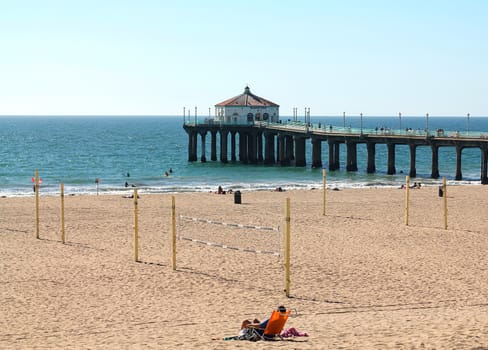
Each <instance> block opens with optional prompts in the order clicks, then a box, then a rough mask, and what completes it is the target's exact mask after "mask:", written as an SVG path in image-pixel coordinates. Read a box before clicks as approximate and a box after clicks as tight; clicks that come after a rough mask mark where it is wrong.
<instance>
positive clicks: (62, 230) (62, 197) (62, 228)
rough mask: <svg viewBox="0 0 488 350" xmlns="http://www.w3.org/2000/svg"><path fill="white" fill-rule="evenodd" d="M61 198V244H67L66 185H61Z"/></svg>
mask: <svg viewBox="0 0 488 350" xmlns="http://www.w3.org/2000/svg"><path fill="white" fill-rule="evenodd" d="M59 190H60V197H61V242H63V244H64V243H66V240H65V238H66V237H65V232H64V183H61V184H60V185H59Z"/></svg>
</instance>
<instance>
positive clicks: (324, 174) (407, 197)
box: [35, 169, 447, 297]
mask: <svg viewBox="0 0 488 350" xmlns="http://www.w3.org/2000/svg"><path fill="white" fill-rule="evenodd" d="M322 178H323V181H322V182H323V212H322V215H324V216H325V212H326V203H327V202H326V198H327V195H326V194H327V171H326V170H325V169H324V170H323V171H322ZM39 192H40V191H39V171H38V170H36V173H35V194H36V238H37V239H39V222H40V220H39ZM442 194H443V195H442V197H443V204H444V205H443V218H444V229H446V230H447V185H446V178H445V177H444V178H443V179H442ZM133 196H134V261H136V262H139V218H138V215H139V209H138V193H137V188H135V189H134V195H133ZM60 197H61V241H62V242H63V243H66V235H65V222H64V184H63V183H61V184H60ZM409 207H410V176H406V179H405V225H407V226H408V224H409ZM290 223H291V217H290V198H286V203H285V237H284V242H285V243H284V262H283V265H284V286H285V287H284V292H285V294H286V296H287V297H289V296H290ZM171 251H172V256H171V261H172V268H173V270H176V200H175V196H171Z"/></svg>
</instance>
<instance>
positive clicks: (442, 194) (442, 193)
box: [439, 186, 444, 197]
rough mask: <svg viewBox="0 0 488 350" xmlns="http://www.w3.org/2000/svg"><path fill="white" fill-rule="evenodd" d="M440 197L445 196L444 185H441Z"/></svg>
mask: <svg viewBox="0 0 488 350" xmlns="http://www.w3.org/2000/svg"><path fill="white" fill-rule="evenodd" d="M439 197H444V189H443V188H442V186H439Z"/></svg>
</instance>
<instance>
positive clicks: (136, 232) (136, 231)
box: [134, 188, 139, 262]
mask: <svg viewBox="0 0 488 350" xmlns="http://www.w3.org/2000/svg"><path fill="white" fill-rule="evenodd" d="M137 205H138V203H137V188H134V261H135V262H139V225H138V208H137Z"/></svg>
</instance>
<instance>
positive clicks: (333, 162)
mask: <svg viewBox="0 0 488 350" xmlns="http://www.w3.org/2000/svg"><path fill="white" fill-rule="evenodd" d="M183 128H184V129H185V131H186V132H187V134H188V160H189V161H190V162H193V161H198V154H197V150H198V147H197V146H198V143H199V140H198V136H200V145H201V147H200V161H201V162H206V161H207V159H206V153H207V152H206V144H207V139H206V138H207V136H208V135H209V136H210V160H211V161H217V148H219V152H218V155H219V156H220V159H219V160H220V161H221V162H223V163H227V162H229V161H231V162H241V163H243V164H263V165H275V164H277V165H281V166H297V167H305V166H307V165H310V166H311V167H312V168H322V167H323V159H324V158H323V157H324V155H323V154H322V142H327V145H328V150H329V151H328V155H326V157H328V162H327V163H328V168H329V170H331V171H333V170H339V169H340V157H341V154H340V145H341V144H344V145H345V149H346V155H345V156H346V161H345V164H346V171H358V165H357V145H358V144H365V145H366V149H367V169H366V172H367V173H375V172H376V164H375V161H376V145H378V144H383V145H386V147H387V157H388V159H387V169H386V172H387V174H389V175H394V174H396V168H395V148H396V146H398V145H406V146H408V149H409V152H410V170H409V175H410V177H416V175H417V171H416V165H415V164H416V151H417V148H418V147H429V148H430V149H431V152H432V161H431V175H430V177H431V178H433V179H437V178H439V148H440V147H450V148H453V150H454V151H455V152H456V174H455V180H462V178H463V177H462V171H461V164H462V151H463V149H465V148H478V149H479V150H480V154H481V164H480V169H481V172H480V173H481V174H480V181H481V183H482V184H488V174H487V169H488V168H487V161H488V133H486V134H482V133H471V134H469V133H468V134H462V133H459V132H445V131H443V130H437V131H435V132H429V131H428V130H424V131H417V130H396V131H393V130H389V129H388V130H378V129H372V130H371V129H364V130H363V129H362V128H361V130H358V129H351V128H342V127H332V126H321V125H318V126H313V125H311V124H310V123H300V122H291V123H280V122H278V123H270V122H256V121H254V122H251V123H247V124H235V123H222V122H220V123H219V122H215V121H213V120H211V119H208V120H206V121H205V122H204V123H196V122H193V123H192V122H186V121H185V122H184V124H183ZM217 140H219V142H217ZM307 141H310V142H311V153H312V154H311V158H310V159H311V163H308V162H307V155H306V142H307ZM217 143H219V145H218V144H217ZM229 144H230V150H229ZM218 146H219V147H218ZM229 155H230V159H229Z"/></svg>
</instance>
